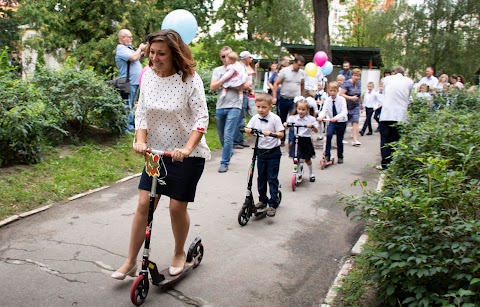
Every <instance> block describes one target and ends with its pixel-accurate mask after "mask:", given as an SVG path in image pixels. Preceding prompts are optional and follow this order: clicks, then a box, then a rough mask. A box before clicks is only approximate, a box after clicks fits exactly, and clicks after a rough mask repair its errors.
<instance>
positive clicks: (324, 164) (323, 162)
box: [320, 119, 335, 170]
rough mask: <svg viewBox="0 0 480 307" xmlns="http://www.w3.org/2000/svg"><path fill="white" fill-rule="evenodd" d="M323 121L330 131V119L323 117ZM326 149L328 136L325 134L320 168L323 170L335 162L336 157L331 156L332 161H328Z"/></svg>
mask: <svg viewBox="0 0 480 307" xmlns="http://www.w3.org/2000/svg"><path fill="white" fill-rule="evenodd" d="M323 121H324V122H325V123H326V126H325V130H326V131H328V125H329V124H330V119H323ZM326 150H327V137H326V136H325V138H324V140H323V154H322V159H321V160H320V168H321V169H322V170H324V169H325V168H327V167H329V166H330V165H333V164H335V158H331V159H330V161H327V156H326Z"/></svg>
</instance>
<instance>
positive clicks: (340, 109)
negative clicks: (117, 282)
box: [317, 81, 348, 164]
mask: <svg viewBox="0 0 480 307" xmlns="http://www.w3.org/2000/svg"><path fill="white" fill-rule="evenodd" d="M325 117H327V118H330V124H329V125H328V128H327V144H326V148H325V156H326V159H327V161H330V150H331V148H332V137H333V133H334V132H335V134H336V135H337V157H338V163H339V164H342V163H343V142H342V141H343V135H344V134H345V129H346V128H347V120H348V109H347V101H346V100H345V98H343V97H342V96H340V95H338V83H337V82H335V81H334V82H330V83H329V86H328V98H327V99H326V100H325V103H324V104H323V108H322V111H320V113H319V114H318V118H317V120H318V121H319V122H322V121H323V119H324V118H325Z"/></svg>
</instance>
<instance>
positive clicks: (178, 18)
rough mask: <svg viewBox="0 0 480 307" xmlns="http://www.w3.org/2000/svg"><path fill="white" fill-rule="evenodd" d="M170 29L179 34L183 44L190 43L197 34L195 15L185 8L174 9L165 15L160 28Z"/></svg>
mask: <svg viewBox="0 0 480 307" xmlns="http://www.w3.org/2000/svg"><path fill="white" fill-rule="evenodd" d="M165 29H171V30H175V31H177V32H178V34H180V36H181V37H182V40H183V41H184V42H185V44H190V43H191V42H192V40H193V39H194V37H195V35H196V34H197V30H198V24H197V20H196V19H195V16H193V14H192V13H190V12H189V11H187V10H174V11H171V12H170V13H168V14H167V16H165V19H163V22H162V30H165Z"/></svg>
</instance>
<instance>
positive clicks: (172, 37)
mask: <svg viewBox="0 0 480 307" xmlns="http://www.w3.org/2000/svg"><path fill="white" fill-rule="evenodd" d="M155 42H166V43H167V45H168V48H170V51H171V52H172V58H173V67H174V68H175V71H177V72H178V71H181V72H182V73H183V74H182V81H183V82H185V80H186V79H187V77H189V76H193V75H194V74H195V61H194V60H193V55H192V52H191V51H190V48H188V46H187V44H185V43H184V42H183V40H182V38H181V36H180V34H178V32H177V31H174V30H170V29H165V30H161V31H159V32H157V33H154V34H150V35H149V36H148V40H147V47H146V48H145V54H146V55H147V56H149V55H150V46H151V45H152V44H153V43H155ZM148 65H149V66H152V63H151V61H150V62H149V63H148Z"/></svg>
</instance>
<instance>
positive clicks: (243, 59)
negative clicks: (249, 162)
mask: <svg viewBox="0 0 480 307" xmlns="http://www.w3.org/2000/svg"><path fill="white" fill-rule="evenodd" d="M252 62H253V55H252V54H251V53H250V51H247V50H245V51H242V52H240V63H242V64H243V65H245V69H246V70H247V74H248V77H247V82H246V86H244V89H243V98H242V110H241V112H240V118H239V119H238V129H237V131H236V132H235V138H234V140H233V148H235V149H243V148H244V147H249V146H248V144H246V143H245V141H244V138H243V131H244V130H245V115H246V114H247V108H248V99H249V97H248V96H249V95H251V94H252V90H253V76H254V75H255V74H256V73H257V72H256V69H257V67H258V65H259V64H260V63H259V62H257V64H255V69H254V68H252V66H251V64H252Z"/></svg>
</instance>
